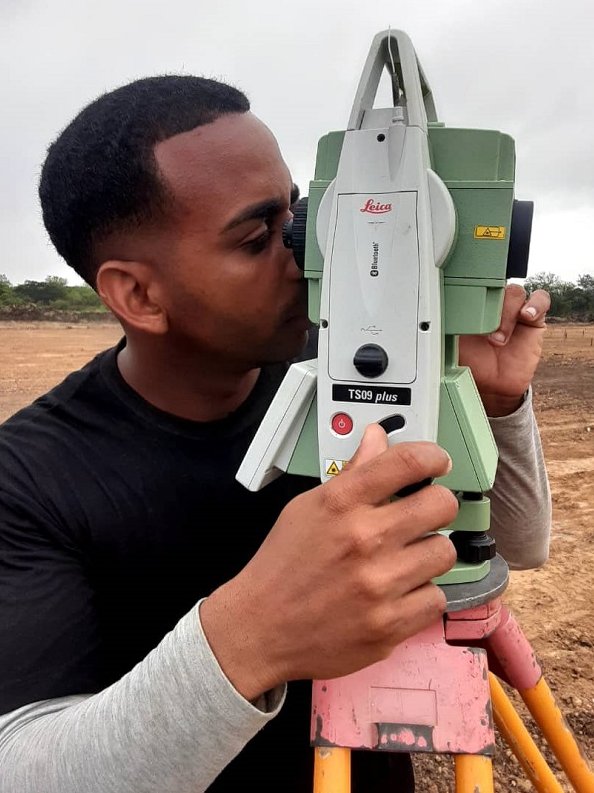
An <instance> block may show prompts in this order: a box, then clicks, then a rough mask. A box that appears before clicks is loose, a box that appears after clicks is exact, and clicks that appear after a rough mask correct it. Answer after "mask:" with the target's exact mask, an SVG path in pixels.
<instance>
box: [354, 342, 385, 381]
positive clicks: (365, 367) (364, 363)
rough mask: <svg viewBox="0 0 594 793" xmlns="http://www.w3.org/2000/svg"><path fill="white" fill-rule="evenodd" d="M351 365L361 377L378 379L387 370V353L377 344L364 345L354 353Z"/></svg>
mask: <svg viewBox="0 0 594 793" xmlns="http://www.w3.org/2000/svg"><path fill="white" fill-rule="evenodd" d="M353 364H354V365H355V369H356V370H357V371H358V372H359V374H362V375H363V377H379V376H380V375H381V374H383V373H384V372H385V371H386V369H387V368H388V353H387V352H386V351H385V350H384V348H383V347H380V346H379V344H364V345H363V346H362V347H359V349H358V350H357V352H356V353H355V357H354V358H353Z"/></svg>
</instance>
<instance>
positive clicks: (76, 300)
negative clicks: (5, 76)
mask: <svg viewBox="0 0 594 793" xmlns="http://www.w3.org/2000/svg"><path fill="white" fill-rule="evenodd" d="M524 286H525V288H526V290H527V291H529V292H533V291H534V290H535V289H546V290H547V292H549V294H550V295H551V310H550V312H549V313H550V315H551V316H554V317H562V318H563V319H568V320H576V321H579V322H594V275H580V276H579V278H578V279H577V283H572V282H571V281H563V280H562V279H561V278H560V277H559V276H558V275H555V273H544V272H542V273H537V274H536V275H532V276H530V277H529V278H527V279H526V281H525V283H524ZM27 306H38V307H41V308H47V309H52V310H55V311H74V312H80V313H86V312H97V311H106V309H105V307H104V305H103V303H102V302H101V301H100V300H99V298H98V296H97V294H96V293H95V292H94V291H93V290H92V289H91V287H90V286H87V285H86V284H85V285H84V286H68V282H67V281H66V279H65V278H59V277H58V276H56V275H48V276H47V278H46V279H45V280H44V281H25V282H24V283H22V284H17V285H16V286H13V285H12V284H11V283H10V281H9V280H8V278H7V277H6V276H5V275H2V274H0V308H7V309H10V308H17V309H18V308H20V307H27Z"/></svg>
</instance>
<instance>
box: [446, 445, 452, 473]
mask: <svg viewBox="0 0 594 793" xmlns="http://www.w3.org/2000/svg"><path fill="white" fill-rule="evenodd" d="M444 452H445V454H446V457H447V458H448V469H447V471H446V474H449V473H450V471H451V470H452V468H453V465H454V464H453V463H452V458H451V457H450V455H449V454H448V453H447V452H446V450H445V449H444Z"/></svg>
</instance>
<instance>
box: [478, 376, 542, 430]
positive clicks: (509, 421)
mask: <svg viewBox="0 0 594 793" xmlns="http://www.w3.org/2000/svg"><path fill="white" fill-rule="evenodd" d="M531 414H532V386H528V389H527V391H526V392H525V393H524V395H523V397H522V403H521V404H520V406H519V407H518V408H516V410H514V412H513V413H509V414H508V415H507V416H487V418H488V419H489V423H490V424H491V427H493V428H495V427H505V428H507V426H509V427H510V428H513V427H514V426H515V425H516V424H520V425H522V424H524V422H525V421H526V417H527V416H531Z"/></svg>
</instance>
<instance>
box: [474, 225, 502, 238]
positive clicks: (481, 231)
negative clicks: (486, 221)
mask: <svg viewBox="0 0 594 793" xmlns="http://www.w3.org/2000/svg"><path fill="white" fill-rule="evenodd" d="M474 238H475V239H477V240H504V239H505V226H475V227H474Z"/></svg>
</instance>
